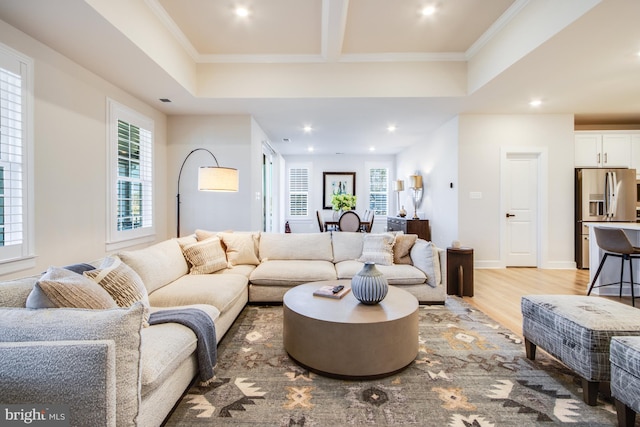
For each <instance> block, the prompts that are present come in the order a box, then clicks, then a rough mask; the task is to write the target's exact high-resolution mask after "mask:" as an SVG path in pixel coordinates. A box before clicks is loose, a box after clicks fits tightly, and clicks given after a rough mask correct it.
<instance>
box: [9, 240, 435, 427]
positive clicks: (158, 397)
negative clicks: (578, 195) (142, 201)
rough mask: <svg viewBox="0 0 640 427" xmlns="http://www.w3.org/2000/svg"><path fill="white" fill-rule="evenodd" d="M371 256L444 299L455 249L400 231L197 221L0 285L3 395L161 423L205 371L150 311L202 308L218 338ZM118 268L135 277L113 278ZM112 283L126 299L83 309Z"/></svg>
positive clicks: (185, 342)
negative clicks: (262, 229)
mask: <svg viewBox="0 0 640 427" xmlns="http://www.w3.org/2000/svg"><path fill="white" fill-rule="evenodd" d="M364 261H374V262H376V264H377V267H378V268H379V269H380V270H381V271H382V272H383V273H384V275H385V276H386V277H387V279H388V281H389V284H390V285H393V286H397V287H399V288H402V289H405V290H407V291H409V292H410V293H412V294H413V295H415V296H416V298H417V299H418V300H419V301H420V302H421V303H444V302H445V299H446V284H445V277H444V271H445V268H444V265H445V263H444V251H443V250H441V249H439V248H436V247H435V246H434V245H433V244H431V242H426V241H423V240H420V239H418V238H417V236H415V235H402V234H390V233H382V234H367V233H346V232H341V233H309V234H285V233H254V232H221V233H217V232H209V231H204V230H198V231H196V233H195V234H193V235H191V236H187V237H184V238H180V239H169V240H166V241H163V242H160V243H157V244H154V245H152V246H149V247H147V248H144V249H140V250H134V251H123V252H120V253H118V254H116V255H114V256H110V257H107V258H105V259H104V260H99V261H95V262H92V263H89V264H80V265H74V266H67V267H66V268H59V267H52V268H50V269H49V270H48V271H47V272H46V273H45V274H44V275H37V276H32V277H27V278H23V279H18V280H10V281H5V282H0V360H3V361H4V362H5V363H2V364H0V378H2V381H0V396H2V398H1V400H2V401H0V403H1V404H12V403H44V404H46V403H48V404H53V403H60V404H66V405H69V413H70V415H71V425H92V426H98V425H107V426H118V427H120V426H133V425H139V426H158V425H160V424H161V423H162V421H163V420H164V418H165V417H166V416H167V415H168V414H169V413H170V411H171V409H172V408H173V406H174V405H175V404H176V402H177V401H178V400H179V399H180V397H181V396H182V394H183V393H184V391H185V390H186V389H187V388H188V387H189V385H190V384H191V383H192V381H193V380H194V378H195V377H196V374H197V373H198V366H197V358H196V336H195V335H194V333H193V332H192V331H191V330H190V329H189V328H187V327H186V326H183V325H180V324H177V323H164V324H157V325H152V326H148V324H147V320H148V318H149V313H150V312H154V311H159V310H166V309H168V308H175V307H197V308H200V309H202V310H204V311H205V312H206V313H208V314H209V316H210V317H211V318H212V319H213V321H214V324H215V329H216V339H217V342H219V341H220V339H222V337H223V336H224V334H225V333H226V332H227V331H228V330H229V328H230V327H231V325H232V324H233V322H234V320H235V319H236V317H237V316H238V314H239V313H240V312H241V311H242V309H243V308H244V306H245V305H246V304H247V303H281V302H282V297H283V295H284V293H285V292H286V291H287V290H288V289H290V288H292V287H293V286H296V285H298V284H301V283H305V282H310V281H320V280H334V279H350V278H351V277H353V275H354V274H356V273H357V272H358V271H359V270H360V269H361V268H362V266H363V262H364ZM79 266H80V267H79ZM71 270H74V271H71ZM80 273H82V274H80ZM116 273H118V274H120V275H119V276H118V277H120V278H122V277H124V278H125V279H126V280H119V281H118V280H116V281H115V282H117V283H116V285H113V284H112V283H107V282H108V280H109V278H110V277H112V276H113V275H114V274H116ZM86 278H88V279H86ZM85 279H86V280H89V279H91V280H89V281H88V282H87V281H86V280H85ZM78 283H81V284H82V286H86V288H85V287H80V286H79V285H78ZM94 283H98V284H99V286H98V290H95V289H93V284H94ZM105 283H107V284H106V285H105ZM112 285H113V286H112ZM118 286H122V287H124V288H125V289H124V291H123V290H122V289H119V288H118ZM78 289H81V290H82V292H84V293H82V294H81V292H80V291H78ZM104 290H107V291H109V293H110V295H111V297H113V300H115V301H116V303H117V304H114V305H113V307H112V306H111V305H109V304H111V303H113V301H111V300H110V302H109V301H107V302H104V303H105V304H107V305H106V307H103V306H100V307H101V309H90V308H78V307H87V306H90V307H95V304H102V303H103V302H102V300H100V298H99V297H101V296H102V295H101V294H100V292H104ZM76 292H77V293H78V294H81V295H80V296H78V295H76ZM114 292H115V293H114ZM132 295H137V296H136V297H135V298H133V299H132ZM81 297H82V298H84V299H82V298H81ZM74 298H75V299H82V302H81V303H77V302H76V303H74ZM87 301H89V302H87ZM123 301H124V302H123ZM26 307H30V308H26ZM33 308H39V309H33ZM87 408H91V410H87Z"/></svg>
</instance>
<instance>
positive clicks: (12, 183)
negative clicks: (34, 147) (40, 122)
mask: <svg viewBox="0 0 640 427" xmlns="http://www.w3.org/2000/svg"><path fill="white" fill-rule="evenodd" d="M3 59H5V58H3ZM6 62H7V61H6V60H3V61H2V63H1V64H0V246H12V245H21V244H22V243H23V238H24V236H23V231H24V211H23V198H24V193H23V189H24V186H23V184H24V174H23V162H24V161H25V159H24V147H23V144H24V143H25V139H24V125H25V123H24V115H23V79H22V73H21V64H20V63H19V62H18V61H12V62H13V64H11V63H9V64H7V63H6ZM5 67H6V68H5ZM14 255H18V254H14ZM6 257H7V256H6V255H4V254H3V256H2V257H1V258H6Z"/></svg>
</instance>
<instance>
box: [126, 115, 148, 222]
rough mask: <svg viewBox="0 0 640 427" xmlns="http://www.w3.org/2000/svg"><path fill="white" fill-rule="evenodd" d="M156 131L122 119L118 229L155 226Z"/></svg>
mask: <svg viewBox="0 0 640 427" xmlns="http://www.w3.org/2000/svg"><path fill="white" fill-rule="evenodd" d="M152 141H153V137H152V133H151V131H149V130H146V129H143V128H141V127H138V126H135V125H133V124H131V123H128V122H126V121H124V120H118V184H117V187H118V190H117V191H118V202H117V203H118V231H124V230H135V229H138V228H142V227H151V225H152V223H153V215H152V213H153V212H152V206H153V200H152V175H153V174H152V166H151V165H152V162H151V159H152V157H151V156H152V152H151V147H152Z"/></svg>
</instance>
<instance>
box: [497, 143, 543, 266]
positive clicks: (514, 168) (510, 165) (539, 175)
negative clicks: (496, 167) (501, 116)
mask: <svg viewBox="0 0 640 427" xmlns="http://www.w3.org/2000/svg"><path fill="white" fill-rule="evenodd" d="M501 163H502V165H501V171H502V178H501V188H502V192H501V204H502V209H501V210H500V216H501V218H500V221H501V224H502V227H501V230H502V236H503V238H502V241H501V244H502V250H501V252H502V254H503V256H502V259H503V262H504V265H505V266H506V267H540V266H541V258H542V257H541V247H542V242H541V240H542V239H541V236H542V235H543V233H542V226H541V224H542V215H541V212H543V211H544V210H543V206H542V205H543V204H544V203H545V202H544V200H546V199H545V198H544V197H542V192H543V191H544V189H545V188H546V187H545V186H544V185H543V182H545V181H546V156H544V152H543V151H542V150H541V151H533V150H531V149H527V150H518V149H507V150H503V156H502V162H501Z"/></svg>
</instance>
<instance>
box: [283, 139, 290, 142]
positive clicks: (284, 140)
mask: <svg viewBox="0 0 640 427" xmlns="http://www.w3.org/2000/svg"><path fill="white" fill-rule="evenodd" d="M282 142H291V139H289V138H282Z"/></svg>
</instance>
